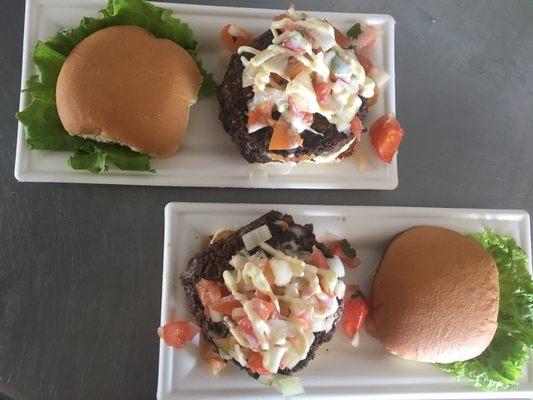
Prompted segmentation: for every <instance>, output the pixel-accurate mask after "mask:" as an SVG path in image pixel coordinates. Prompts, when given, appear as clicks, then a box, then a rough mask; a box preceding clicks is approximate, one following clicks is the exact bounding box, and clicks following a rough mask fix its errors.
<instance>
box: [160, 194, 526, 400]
mask: <svg viewBox="0 0 533 400" xmlns="http://www.w3.org/2000/svg"><path fill="white" fill-rule="evenodd" d="M272 209H274V210H277V211H280V212H284V213H288V214H290V215H292V216H293V217H294V220H295V221H296V222H297V223H299V224H306V223H313V224H314V228H315V229H314V231H315V234H316V235H317V238H318V240H328V239H331V238H333V237H340V238H347V239H348V241H349V242H350V243H351V244H352V245H353V246H354V247H355V248H356V249H357V252H358V256H359V258H360V259H361V260H362V264H361V265H360V266H359V267H358V268H356V269H352V270H348V273H347V276H346V278H345V279H344V280H345V282H346V283H353V282H357V283H359V284H360V285H361V287H362V290H363V291H364V292H365V293H366V294H368V290H369V288H370V284H371V281H372V277H373V274H374V271H375V268H376V266H377V264H378V263H379V260H380V259H381V255H382V253H383V250H384V249H385V247H386V246H387V244H388V243H389V242H390V240H391V239H392V238H393V237H394V236H395V235H396V234H398V233H399V232H401V231H403V230H405V229H407V228H409V227H412V226H414V225H437V226H442V227H446V228H450V229H454V230H456V231H459V232H463V233H476V232H481V231H483V230H485V229H487V228H493V229H494V230H495V231H496V232H497V233H499V234H502V235H508V236H511V237H513V238H515V240H516V242H517V243H518V245H519V246H521V247H522V248H523V249H524V250H525V251H526V252H527V254H528V256H529V260H530V261H529V270H530V271H531V239H530V228H529V215H528V214H527V213H526V212H525V211H508V210H472V209H442V208H407V207H348V206H346V207H343V206H313V205H309V206H304V205H264V204H217V203H210V204H207V203H204V204H198V203H170V204H168V205H167V207H166V209H165V242H164V261H163V262H164V265H163V291H162V306H161V324H164V323H166V322H168V321H172V320H176V319H182V320H183V319H184V320H190V319H191V316H190V314H189V311H188V309H187V306H186V299H185V294H184V292H183V288H182V286H181V283H180V281H179V274H180V273H181V272H182V271H183V269H184V267H185V265H186V264H187V262H188V261H189V259H190V258H191V257H192V256H193V255H194V254H195V253H196V252H198V251H199V250H200V249H201V247H202V245H203V244H204V243H205V241H206V239H207V237H208V236H209V235H211V234H212V233H214V232H215V231H216V230H217V229H218V228H220V227H225V226H235V225H244V224H247V223H249V222H251V221H252V220H254V219H256V218H257V217H259V216H261V215H262V214H264V213H266V212H268V211H270V210H272ZM197 345H198V344H197V342H194V343H192V344H190V345H188V346H187V347H186V348H184V349H181V350H175V349H172V348H169V347H167V346H165V345H164V344H163V343H161V346H160V353H159V354H160V355H159V382H158V390H157V397H158V399H160V400H171V399H172V400H177V399H192V398H194V399H213V398H217V399H236V398H239V399H268V398H279V396H277V395H276V393H275V392H274V391H272V390H270V389H267V388H265V387H264V386H262V385H260V384H259V383H257V382H256V381H254V380H253V379H251V378H250V377H249V376H248V375H247V374H245V373H244V372H243V371H241V370H240V369H238V368H236V367H234V366H233V365H230V366H228V368H227V369H226V370H225V371H224V372H223V373H222V374H221V375H220V376H218V377H213V376H212V375H211V372H210V370H209V367H208V366H207V364H206V363H205V362H204V361H201V360H200V358H199V357H198V355H197ZM532 365H533V364H532V361H531V360H530V362H529V364H528V365H527V368H525V369H524V374H523V376H522V378H521V380H520V385H519V386H518V387H517V388H516V389H515V390H513V391H508V392H483V391H480V390H477V389H475V388H473V387H472V386H471V385H470V384H469V383H468V382H466V381H457V380H455V379H454V378H452V377H451V376H450V375H448V374H446V373H444V372H442V371H440V370H439V369H438V368H436V367H435V366H433V365H431V364H424V363H419V362H413V361H406V360H401V359H399V358H397V357H395V356H393V355H391V354H389V353H388V352H387V351H386V350H385V349H384V348H383V347H382V346H381V344H380V343H379V341H377V340H376V339H374V338H372V337H370V336H368V335H366V333H364V332H363V333H362V338H361V346H360V348H359V349H357V350H356V349H354V348H353V347H351V345H350V343H349V340H348V339H347V338H346V336H345V335H344V332H342V329H338V330H337V331H336V333H335V335H334V337H333V340H332V341H331V342H330V343H328V344H326V345H324V346H322V347H321V349H320V351H319V352H318V353H317V357H316V359H315V360H313V361H312V362H310V363H309V366H308V367H307V368H306V369H304V370H303V371H301V372H300V373H298V374H297V375H298V376H299V377H300V378H301V381H302V383H303V385H304V387H305V389H306V392H307V395H306V396H303V397H301V398H302V400H303V399H332V398H335V399H340V398H351V399H353V398H358V399H359V398H365V399H370V398H372V399H444V398H450V399H452V398H453V399H466V398H470V399H474V398H475V399H486V398H531V397H533V380H532ZM298 398H300V397H298Z"/></svg>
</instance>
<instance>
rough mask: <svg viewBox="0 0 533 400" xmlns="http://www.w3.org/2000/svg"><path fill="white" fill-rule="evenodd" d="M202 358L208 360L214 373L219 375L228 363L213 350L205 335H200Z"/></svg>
mask: <svg viewBox="0 0 533 400" xmlns="http://www.w3.org/2000/svg"><path fill="white" fill-rule="evenodd" d="M199 352H200V358H201V359H202V360H204V361H205V362H207V363H208V364H209V366H210V367H211V371H212V372H213V375H218V374H219V373H220V371H222V370H223V369H224V368H225V367H226V365H227V363H226V361H224V360H223V359H222V358H221V357H220V356H219V355H218V354H217V353H215V352H214V351H213V349H212V348H211V346H209V344H208V343H207V342H206V341H205V339H204V337H203V336H201V335H200V346H199Z"/></svg>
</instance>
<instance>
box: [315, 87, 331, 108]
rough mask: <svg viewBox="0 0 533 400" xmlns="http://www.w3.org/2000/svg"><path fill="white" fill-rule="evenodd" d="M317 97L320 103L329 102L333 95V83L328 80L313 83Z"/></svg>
mask: <svg viewBox="0 0 533 400" xmlns="http://www.w3.org/2000/svg"><path fill="white" fill-rule="evenodd" d="M313 88H314V89H315V94H316V99H317V101H318V102H319V103H320V104H328V103H329V98H330V95H331V85H330V84H329V83H327V82H320V83H317V84H315V85H313Z"/></svg>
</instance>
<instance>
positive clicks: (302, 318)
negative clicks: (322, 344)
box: [296, 312, 313, 329]
mask: <svg viewBox="0 0 533 400" xmlns="http://www.w3.org/2000/svg"><path fill="white" fill-rule="evenodd" d="M296 319H297V320H298V321H299V322H300V323H301V324H302V327H303V328H305V329H311V328H312V327H313V315H312V313H311V312H301V313H298V314H296Z"/></svg>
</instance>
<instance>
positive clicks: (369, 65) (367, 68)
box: [356, 53, 374, 75]
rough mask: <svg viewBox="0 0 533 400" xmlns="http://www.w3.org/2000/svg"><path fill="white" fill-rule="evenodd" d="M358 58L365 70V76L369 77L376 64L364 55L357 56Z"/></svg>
mask: <svg viewBox="0 0 533 400" xmlns="http://www.w3.org/2000/svg"><path fill="white" fill-rule="evenodd" d="M356 56H357V59H358V60H359V63H360V64H361V66H362V67H363V69H364V70H365V74H367V75H368V73H369V72H370V70H371V69H372V68H374V64H373V63H372V61H370V60H369V59H368V58H366V57H365V56H364V55H362V54H360V53H358V54H356Z"/></svg>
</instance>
